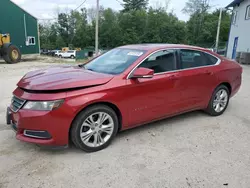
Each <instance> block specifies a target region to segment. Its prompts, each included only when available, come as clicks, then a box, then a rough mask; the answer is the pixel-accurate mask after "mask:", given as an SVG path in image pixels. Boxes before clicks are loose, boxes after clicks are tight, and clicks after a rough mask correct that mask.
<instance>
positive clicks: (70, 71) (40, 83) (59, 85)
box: [17, 66, 114, 91]
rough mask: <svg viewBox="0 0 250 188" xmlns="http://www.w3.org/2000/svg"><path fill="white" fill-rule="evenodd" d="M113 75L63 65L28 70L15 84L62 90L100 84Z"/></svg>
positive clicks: (33, 87)
mask: <svg viewBox="0 0 250 188" xmlns="http://www.w3.org/2000/svg"><path fill="white" fill-rule="evenodd" d="M113 77H114V76H112V75H108V74H102V73H97V72H92V71H88V70H85V69H84V68H81V67H78V66H63V67H53V68H48V69H42V70H37V71H32V72H29V73H27V74H26V75H25V76H24V77H23V78H22V79H21V80H20V81H19V82H18V84H17V86H18V87H20V88H23V89H26V90H42V91H46V90H62V89H63V90H64V89H72V88H82V87H90V86H95V85H102V84H105V83H107V82H109V81H110V80H111V79H112V78H113Z"/></svg>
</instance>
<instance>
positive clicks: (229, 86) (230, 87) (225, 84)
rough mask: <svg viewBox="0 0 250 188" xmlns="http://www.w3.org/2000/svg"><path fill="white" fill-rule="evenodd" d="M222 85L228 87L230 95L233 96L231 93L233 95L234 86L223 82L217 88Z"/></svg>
mask: <svg viewBox="0 0 250 188" xmlns="http://www.w3.org/2000/svg"><path fill="white" fill-rule="evenodd" d="M221 85H224V86H226V87H227V88H228V90H229V95H231V93H232V86H231V84H230V83H229V82H222V83H221V84H219V85H218V86H217V87H219V86H221ZM217 87H216V88H217Z"/></svg>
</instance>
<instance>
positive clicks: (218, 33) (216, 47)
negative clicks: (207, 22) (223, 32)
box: [215, 8, 222, 52]
mask: <svg viewBox="0 0 250 188" xmlns="http://www.w3.org/2000/svg"><path fill="white" fill-rule="evenodd" d="M221 16H222V8H221V9H220V16H219V21H218V28H217V36H216V42H215V50H216V52H217V51H218V47H219V39H220V24H221Z"/></svg>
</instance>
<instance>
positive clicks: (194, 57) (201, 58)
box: [180, 49, 218, 69]
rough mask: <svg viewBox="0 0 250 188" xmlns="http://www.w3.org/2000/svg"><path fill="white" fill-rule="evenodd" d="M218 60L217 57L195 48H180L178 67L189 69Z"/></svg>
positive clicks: (211, 63)
mask: <svg viewBox="0 0 250 188" xmlns="http://www.w3.org/2000/svg"><path fill="white" fill-rule="evenodd" d="M217 61H218V59H217V58H215V57H213V56H211V55H209V54H206V53H203V52H201V51H196V50H188V49H182V50H180V68H181V69H189V68H195V67H202V66H208V65H214V64H216V63H217Z"/></svg>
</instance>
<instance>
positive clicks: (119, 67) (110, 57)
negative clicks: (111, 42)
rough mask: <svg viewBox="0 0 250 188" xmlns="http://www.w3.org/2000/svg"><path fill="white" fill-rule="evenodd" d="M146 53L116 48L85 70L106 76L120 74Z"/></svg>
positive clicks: (91, 63)
mask: <svg viewBox="0 0 250 188" xmlns="http://www.w3.org/2000/svg"><path fill="white" fill-rule="evenodd" d="M145 52H146V51H144V50H134V49H124V48H115V49H113V50H110V51H108V52H106V53H105V54H103V55H101V56H100V57H97V58H96V59H94V60H92V61H91V62H89V63H88V64H86V65H85V66H84V68H85V69H87V70H91V71H94V72H100V73H106V74H120V73H122V72H123V71H125V70H126V69H127V68H128V67H129V66H130V65H131V64H133V63H134V62H135V61H136V60H137V59H138V58H139V57H140V56H142V55H143V54H144V53H145Z"/></svg>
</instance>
